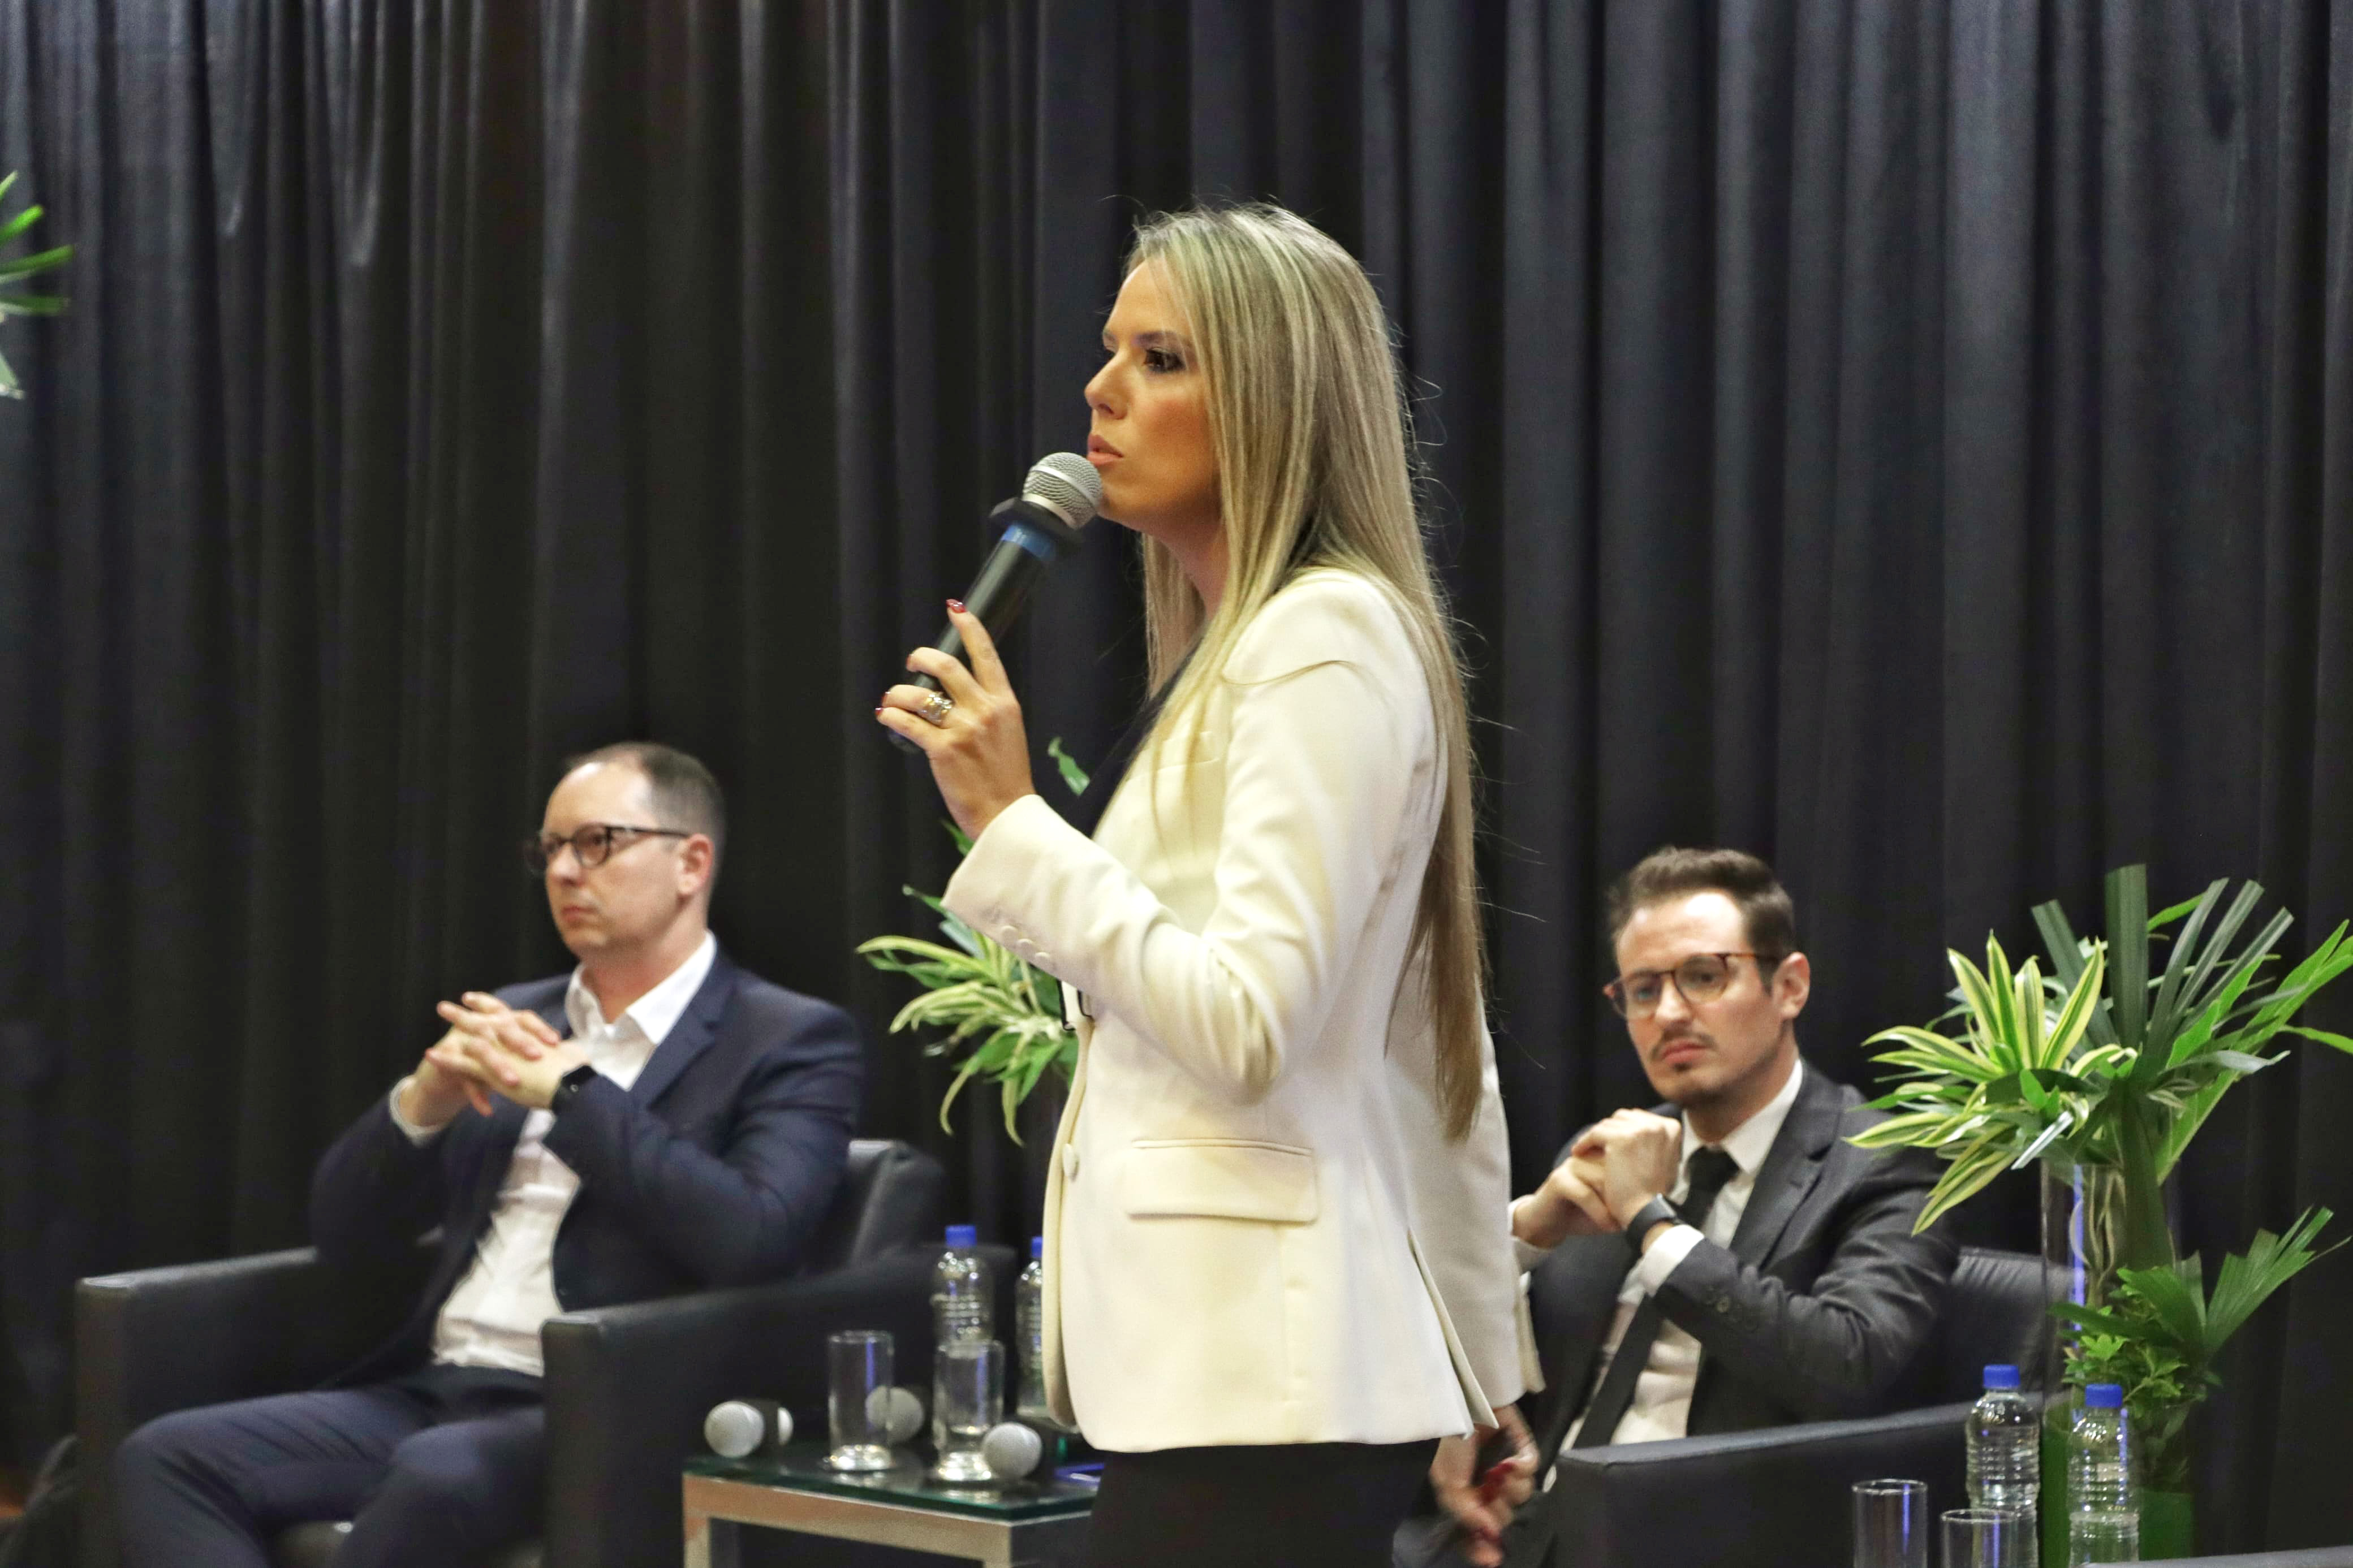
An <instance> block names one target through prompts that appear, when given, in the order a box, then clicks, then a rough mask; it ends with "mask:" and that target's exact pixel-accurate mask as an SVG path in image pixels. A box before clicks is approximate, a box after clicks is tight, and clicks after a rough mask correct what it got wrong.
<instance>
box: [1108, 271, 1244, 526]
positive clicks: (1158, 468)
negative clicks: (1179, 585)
mask: <svg viewBox="0 0 2353 1568" xmlns="http://www.w3.org/2000/svg"><path fill="white" fill-rule="evenodd" d="M1103 351H1104V353H1107V354H1108V355H1110V358H1108V359H1107V360H1105V361H1104V362H1103V368H1102V369H1101V370H1099V371H1097V372H1095V374H1094V378H1093V379H1092V380H1091V381H1089V382H1088V383H1087V406H1088V408H1089V409H1090V410H1092V413H1093V415H1094V419H1093V422H1092V426H1091V428H1090V431H1089V434H1088V437H1087V460H1088V461H1089V462H1091V463H1092V464H1094V466H1095V471H1096V472H1097V473H1099V474H1101V475H1102V476H1103V506H1102V507H1101V509H1100V510H1101V511H1102V513H1103V516H1105V517H1107V518H1110V519H1111V520H1112V521H1114V522H1122V523H1125V524H1126V525H1127V526H1128V527H1130V528H1133V529H1134V530H1136V531H1138V532H1141V533H1148V534H1151V535H1153V536H1154V537H1155V538H1157V539H1160V540H1162V541H1163V542H1168V543H1175V542H1177V541H1178V539H1179V538H1181V537H1183V536H1187V535H1191V534H1196V533H1198V531H1200V530H1202V529H1204V528H1208V529H1214V528H1216V527H1217V526H1218V458H1217V452H1216V449H1215V447H1213V446H1212V445H1211V443H1210V439H1209V403H1208V390H1207V388H1206V387H1204V386H1203V384H1202V382H1201V372H1200V366H1199V363H1198V358H1197V357H1196V355H1195V353H1194V351H1193V345H1192V343H1191V342H1190V341H1189V340H1188V339H1187V337H1186V335H1185V333H1184V331H1182V330H1181V327H1180V325H1179V321H1178V318H1177V314H1176V306H1175V304H1174V302H1173V301H1172V300H1170V299H1169V297H1168V293H1167V290H1166V288H1165V287H1164V286H1163V283H1162V279H1161V274H1160V268H1159V267H1158V265H1157V264H1156V263H1154V262H1149V261H1147V262H1145V264H1144V265H1143V266H1141V267H1139V268H1136V269H1135V270H1134V271H1133V272H1131V273H1129V274H1128V275H1127V281H1126V282H1125V283H1124V284H1122V285H1121V286H1120V290H1119V301H1118V303H1117V304H1115V305H1113V307H1112V312H1111V319H1110V320H1109V321H1106V322H1104V323H1103Z"/></svg>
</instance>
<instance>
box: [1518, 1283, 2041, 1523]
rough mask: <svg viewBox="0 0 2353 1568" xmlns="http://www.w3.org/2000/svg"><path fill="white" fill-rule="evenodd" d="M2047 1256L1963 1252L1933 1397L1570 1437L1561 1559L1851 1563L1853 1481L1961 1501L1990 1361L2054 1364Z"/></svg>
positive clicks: (1560, 1502) (1557, 1504) (1931, 1383)
mask: <svg viewBox="0 0 2353 1568" xmlns="http://www.w3.org/2000/svg"><path fill="white" fill-rule="evenodd" d="M2044 1303H2045V1296H2044V1286H2043V1282H2042V1259H2041V1258H2036V1257H2034V1256H2032V1255H2031V1254H2028V1253H2022V1252H1996V1251H1990V1250H1986V1249H1981V1248H1978V1247H1969V1248H1966V1249H1964V1250H1963V1252H1962V1253H1961V1258H1960V1263H1959V1266H1958V1267H1957V1268H1956V1269H1955V1270H1954V1272H1953V1286H1952V1292H1951V1294H1950V1296H1949V1297H1948V1298H1947V1306H1946V1312H1945V1321H1944V1323H1943V1325H1942V1328H1941V1330H1940V1331H1939V1334H1938V1342H1937V1345H1936V1350H1935V1351H1934V1352H1932V1354H1933V1355H1934V1356H1935V1361H1934V1363H1933V1364H1932V1365H1931V1366H1930V1367H1929V1368H1927V1369H1926V1394H1927V1395H1928V1397H1930V1398H1934V1399H1937V1400H1939V1401H1942V1403H1938V1404H1936V1405H1930V1406H1928V1407H1926V1408H1925V1409H1916V1410H1908V1411H1905V1412H1903V1413H1902V1414H1900V1415H1882V1416H1874V1417H1873V1418H1871V1419H1868V1420H1862V1421H1817V1422H1808V1423H1805V1424H1803V1425H1800V1426H1779V1427H1770V1428H1767V1429H1765V1430H1763V1431H1757V1432H1739V1433H1734V1434H1730V1435H1727V1436H1713V1437H1685V1438H1680V1439H1677V1440H1675V1441H1672V1442H1664V1443H1628V1444H1623V1445H1615V1446H1611V1447H1599V1448H1572V1449H1569V1450H1567V1451H1566V1452H1564V1453H1563V1454H1562V1455H1561V1456H1560V1468H1559V1473H1558V1475H1557V1477H1556V1479H1555V1480H1554V1482H1553V1497H1552V1499H1551V1500H1550V1504H1549V1506H1551V1507H1554V1508H1556V1509H1557V1510H1559V1511H1558V1520H1559V1534H1558V1536H1557V1537H1556V1540H1557V1542H1558V1547H1557V1561H1559V1562H1562V1563H1577V1564H1580V1565H1582V1568H1620V1565H1626V1568H1632V1565H1635V1564H1643V1565H1647V1564H1651V1563H1744V1564H1754V1565H1756V1568H1770V1565H1772V1564H1777V1563H1789V1564H1792V1565H1799V1564H1803V1565H1809V1568H1810V1565H1815V1564H1820V1563H1842V1562H1844V1561H1846V1559H1847V1557H1848V1555H1849V1554H1850V1552H1851V1545H1850V1542H1849V1522H1848V1494H1847V1489H1848V1488H1849V1487H1850V1486H1851V1485H1852V1483H1854V1482H1856V1481H1859V1480H1867V1479H1871V1478H1873V1477H1874V1476H1905V1477H1909V1478H1911V1479H1916V1480H1925V1481H1926V1482H1927V1483H1928V1495H1929V1499H1930V1500H1931V1502H1932V1504H1933V1505H1934V1506H1935V1507H1936V1508H1937V1509H1940V1510H1941V1509H1947V1508H1957V1507H1959V1506H1960V1502H1961V1495H1962V1490H1963V1458H1962V1451H1961V1418H1962V1416H1963V1415H1966V1414H1967V1413H1968V1407H1969V1405H1971V1404H1973V1403H1974V1402H1975V1401H1976V1399H1977V1397H1978V1393H1979V1392H1980V1391H1981V1389H1982V1386H1983V1379H1984V1372H1985V1368H1986V1366H1987V1365H1988V1364H1989V1363H1995V1362H2010V1363H2016V1364H2017V1366H2018V1367H2019V1368H2020V1369H2021V1371H2022V1372H2023V1373H2025V1374H2026V1376H2027V1377H2028V1379H2029V1380H2030V1381H2031V1380H2033V1379H2034V1378H2035V1377H2036V1376H2037V1374H2038V1373H2040V1371H2041V1367H2042V1341H2043V1323H2044V1321H2045V1314H2044Z"/></svg>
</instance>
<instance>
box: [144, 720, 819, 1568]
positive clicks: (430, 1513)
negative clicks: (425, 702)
mask: <svg viewBox="0 0 2353 1568" xmlns="http://www.w3.org/2000/svg"><path fill="white" fill-rule="evenodd" d="M724 833H725V825H724V817H723V803H722V800H721V797H720V793H719V786H718V784H717V783H716V782H715V781H714V780H713V779H712V776H711V773H710V772H709V771H708V770H707V769H705V768H704V767H703V766H702V763H698V762H696V761H695V760H694V759H693V758H691V757H689V756H687V755H685V754H684V753H682V752H676V751H672V750H670V748H669V747H666V746H658V745H652V744H645V743H636V742H631V743H625V744H622V745H617V746H607V747H606V748H605V749H604V750H602V751H598V752H590V753H589V754H588V755H586V756H585V757H581V758H578V759H576V760H575V761H574V762H573V763H571V764H570V765H569V766H568V767H567V769H566V771H565V775H564V778H563V780H562V782H561V783H559V784H557V785H556V786H555V792H554V794H553V795H550V796H549V797H548V802H547V811H546V815H545V816H544V818H543V822H542V825H541V827H540V831H539V835H538V837H536V838H534V839H533V840H531V841H530V843H529V844H528V845H527V846H526V847H525V858H527V859H528V860H529V861H530V863H531V864H532V866H533V868H535V869H537V870H538V871H539V872H540V874H541V875H542V877H543V879H544V881H545V883H546V888H547V902H548V908H549V910H551V911H552V912H553V914H554V917H555V924H556V929H557V930H558V931H561V932H562V933H563V936H564V942H565V946H567V947H569V948H570V949H571V950H572V952H573V953H574V954H575V956H576V957H577V958H578V959H579V961H580V963H579V967H577V968H576V969H575V970H573V971H572V973H570V974H569V975H555V976H554V977H552V978H549V979H546V980H539V981H533V982H531V983H530V984H522V985H515V986H511V987H509V988H508V989H506V990H504V991H501V992H500V993H499V994H496V995H488V994H481V993H479V992H474V993H469V994H467V995H466V996H465V998H464V999H463V1000H462V1001H461V1002H456V1003H451V1002H444V1003H442V1004H441V1005H440V1008H439V1011H440V1014H441V1016H442V1018H443V1019H445V1020H446V1021H447V1023H448V1032H447V1033H446V1034H444V1035H443V1036H442V1037H441V1038H440V1040H439V1042H438V1043H437V1044H436V1045H435V1046H434V1047H432V1048H431V1049H430V1050H427V1052H426V1053H425V1056H424V1059H423V1060H421V1061H420V1062H418V1064H417V1070H416V1071H414V1072H413V1073H411V1074H409V1075H408V1076H407V1077H406V1078H405V1079H401V1081H400V1083H399V1084H398V1085H397V1086H396V1088H395V1089H393V1091H392V1092H391V1093H390V1094H389V1095H387V1096H386V1097H385V1098H384V1099H383V1100H378V1101H376V1102H375V1104H374V1105H372V1106H370V1107H369V1108H368V1110H367V1111H366V1112H365V1113H364V1115H362V1116H361V1118H360V1119H359V1121H358V1122H357V1123H355V1124H354V1125H353V1127H352V1128H351V1129H350V1131H346V1132H345V1133H344V1134H343V1137H342V1138H341V1139H339V1140H338V1141H337V1142H336V1143H335V1145H334V1147H332V1149H330V1150H329V1151H328V1152H327V1154H326V1157H325V1158H324V1159H323V1160H322V1161H321V1162H320V1164H319V1170H318V1174H317V1176H316V1177H315V1179H314V1181H313V1183H312V1187H311V1230H312V1233H313V1236H314V1237H315V1239H316V1241H317V1243H318V1246H319V1249H320V1252H321V1253H322V1256H323V1257H325V1258H327V1259H328V1260H329V1261H331V1262H332V1263H336V1264H341V1265H346V1266H349V1267H353V1268H368V1267H371V1266H375V1267H381V1266H383V1265H384V1264H385V1261H386V1260H396V1259H398V1258H402V1257H404V1256H408V1255H413V1253H414V1249H415V1248H416V1247H417V1245H418V1243H419V1241H420V1239H421V1238H423V1237H425V1236H426V1234H427V1232H428V1231H430V1230H432V1229H433V1228H434V1227H435V1226H438V1227H439V1228H440V1240H439V1247H438V1258H437V1259H436V1262H435V1264H434V1267H433V1268H432V1272H431V1275H430V1277H429V1282H428V1283H427V1286H426V1289H425V1291H424V1294H423V1296H422V1297H421V1299H420V1300H418V1301H417V1307H416V1310H415V1311H414V1312H412V1313H411V1314H410V1316H409V1318H408V1321H407V1322H406V1325H405V1326H404V1327H403V1328H402V1329H401V1330H400V1331H398V1332H396V1334H395V1335H394V1336H393V1338H392V1339H391V1340H389V1341H388V1342H385V1344H384V1345H382V1346H380V1347H378V1349H376V1350H375V1352H372V1353H371V1354H369V1355H368V1356H367V1357H365V1358H364V1360H362V1361H361V1362H360V1363H359V1364H357V1365H356V1366H354V1367H353V1368H351V1369H350V1370H349V1371H348V1372H347V1373H344V1374H343V1376H341V1377H339V1378H338V1379H336V1380H335V1384H334V1385H333V1386H332V1387H330V1388H328V1389H324V1390H321V1391H318V1392H313V1393H309V1394H283V1395H280V1396H277V1397H273V1398H268V1399H253V1400H245V1401H241V1402H238V1403H236V1404H230V1405H211V1406H207V1407H205V1408H200V1409H195V1410H184V1411H180V1412H178V1413H176V1414H174V1415H165V1416H163V1417H160V1418H159V1419H157V1420H154V1421H151V1422H149V1423H148V1424H147V1425H146V1426H142V1427H141V1428H140V1429H139V1430H138V1431H137V1432H135V1433H134V1434H132V1436H131V1438H130V1440H129V1441H128V1442H127V1443H125V1444H124V1445H123V1447H122V1448H121V1451H120V1454H119V1456H118V1458H117V1459H116V1467H117V1472H116V1473H117V1478H118V1487H119V1490H118V1494H117V1495H118V1496H119V1498H120V1499H121V1531H122V1541H123V1548H124V1557H125V1560H126V1562H128V1563H131V1564H133V1565H134V1568H162V1565H164V1564H169V1565H171V1568H225V1565H227V1564H231V1563H235V1564H240V1565H249V1568H263V1565H264V1564H266V1563H268V1562H269V1552H268V1545H267V1543H268V1542H269V1538H270V1537H271V1536H273V1535H274V1534H275V1533H276V1532H277V1531H280V1530H281V1529H283V1528H284V1527H286V1526H288V1525H290V1524H294V1523H297V1522H299V1521H305V1520H315V1519H349V1520H351V1521H352V1531H351V1534H350V1536H349V1537H348V1538H347V1540H346V1541H345V1542H344V1544H343V1549H342V1552H341V1554H340V1555H339V1556H338V1558H337V1559H336V1561H337V1563H339V1564H340V1565H341V1568H373V1565H375V1564H385V1563H448V1564H451V1565H452V1568H457V1565H459V1564H462V1563H470V1562H473V1561H475V1560H477V1559H479V1558H480V1556H481V1555H483V1554H484V1553H485V1552H491V1551H492V1550H495V1549H496V1548H498V1547H501V1546H503V1545H506V1544H509V1543H512V1542H516V1541H520V1540H523V1539H526V1538H528V1537H530V1536H532V1535H535V1534H537V1533H538V1532H539V1529H540V1517H541V1502H542V1496H543V1492H542V1487H543V1474H542V1471H543V1453H544V1444H543V1430H544V1406H543V1405H542V1403H541V1397H540V1373H541V1363H540V1342H539V1330H540V1324H541V1323H542V1322H543V1321H545V1320H546V1319H547V1318H549V1317H551V1316H553V1315H554V1314H555V1313H557V1312H559V1311H563V1310H567V1309H572V1308H583V1307H600V1306H606V1305H609V1304H611V1303H614V1302H619V1301H634V1300H644V1299H646V1298H649V1297H655V1296H665V1295H670V1294H674V1293H677V1292H680V1291H685V1290H693V1289H702V1288H704V1287H710V1286H722V1285H744V1284H749V1283H752V1282H754V1281H758V1280H765V1279H777V1278H779V1277H782V1276H785V1275H788V1274H790V1273H791V1272H792V1271H793V1269H794V1268H795V1267H796V1265H797V1262H798V1260H799V1258H800V1256H801V1251H802V1248H803V1247H804V1246H805V1245H806V1244H807V1241H808V1238H809V1237H810V1236H811V1234H812V1233H813V1232H814V1231H815V1230H816V1228H817V1226H818V1221H819V1220H820V1218H822V1216H823V1215H824V1214H825V1212H826V1209H827V1206H828V1203H829V1201H830V1200H831V1198H832V1196H833V1194H834V1189H835V1187H836V1185H837V1184H838V1183H839V1179H840V1176H841V1173H842V1169H843V1165H844V1163H845V1161H846V1160H847V1157H848V1151H849V1133H850V1128H851V1125H852V1123H853V1122H855V1121H856V1120H857V1116H858V1107H859V1096H860V1088H861V1084H862V1079H863V1067H862V1059H861V1056H860V1044H859V1036H858V1030H857V1027H856V1026H855V1025H853V1024H852V1023H851V1022H850V1020H849V1016H848V1015H846V1014H844V1013H843V1012H841V1010H840V1009H839V1008H836V1007H832V1006H829V1005H827V1004H825V1003H822V1002H818V1001H816V1000H813V999H811V998H809V997H807V996H802V995H798V994H795V993H793V992H790V991H786V990H784V989H783V988H781V987H779V986H776V985H772V984H769V983H768V982H766V981H765V980H762V979H760V978H758V977H757V976H756V975H754V974H752V973H748V972H746V971H744V970H743V969H739V968H737V967H736V966H735V964H734V963H732V962H730V961H729V959H728V958H727V956H726V955H725V954H724V953H723V952H720V951H719V947H718V944H717V942H715V941H714V940H713V939H712V935H711V932H710V931H709V929H708V919H709V914H710V908H711V887H712V878H713V876H714V874H715V872H716V870H717V866H718V860H719V853H720V848H721V846H722V845H723V841H724Z"/></svg>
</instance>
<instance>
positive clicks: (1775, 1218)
mask: <svg viewBox="0 0 2353 1568" xmlns="http://www.w3.org/2000/svg"><path fill="white" fill-rule="evenodd" d="M1805 1075H1806V1076H1805V1079H1804V1080H1803V1081H1802V1082H1800V1083H1799V1086H1798V1100H1797V1103H1796V1104H1794V1105H1792V1106H1790V1107H1789V1117H1788V1121H1784V1122H1783V1123H1782V1124H1781V1132H1780V1136H1778V1137H1777V1138H1775V1139H1774V1140H1773V1147H1772V1149H1771V1150H1770V1151H1769V1152H1767V1154H1766V1156H1765V1163H1764V1165H1763V1167H1762V1168H1760V1169H1759V1170H1758V1171H1757V1188H1756V1191H1755V1192H1754V1193H1752V1194H1750V1195H1749V1199H1748V1207H1747V1208H1746V1210H1744V1211H1743V1212H1742V1214H1741V1215H1740V1226H1739V1228H1738V1229H1737V1230H1736V1231H1734V1232H1733V1233H1732V1255H1733V1256H1734V1257H1735V1258H1739V1259H1740V1261H1741V1262H1743V1263H1745V1264H1746V1265H1748V1267H1750V1268H1764V1267H1765V1266H1766V1264H1767V1263H1768V1262H1770V1261H1771V1260H1772V1258H1773V1247H1774V1246H1775V1244H1776V1243H1778V1242H1779V1240H1780V1239H1781V1233H1782V1232H1783V1231H1785V1230H1787V1229H1788V1227H1789V1221H1790V1219H1791V1218H1792V1217H1794V1216H1795V1215H1796V1214H1797V1212H1798V1209H1799V1206H1800V1205H1803V1204H1804V1203H1805V1201H1806V1195H1807V1194H1809V1193H1811V1192H1812V1191H1813V1190H1814V1184H1815V1183H1816V1182H1818V1181H1820V1179H1821V1174H1822V1156H1823V1155H1825V1154H1827V1153H1828V1152H1830V1147H1831V1144H1832V1143H1833V1142H1836V1141H1837V1139H1838V1128H1839V1113H1840V1105H1839V1092H1838V1085H1836V1084H1834V1083H1832V1082H1831V1080H1830V1079H1827V1078H1825V1077H1823V1076H1822V1075H1821V1074H1820V1073H1819V1072H1817V1071H1815V1070H1814V1069H1813V1068H1811V1067H1808V1068H1806V1069H1805Z"/></svg>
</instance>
